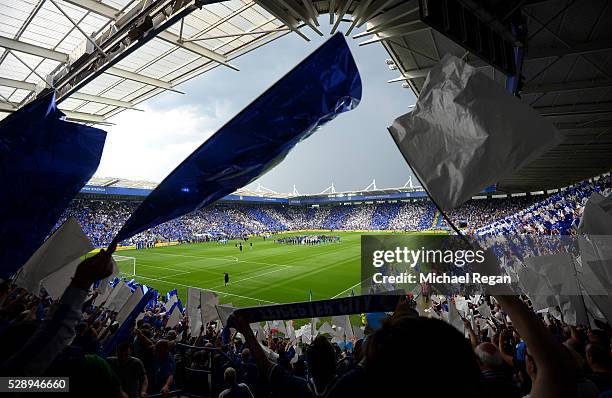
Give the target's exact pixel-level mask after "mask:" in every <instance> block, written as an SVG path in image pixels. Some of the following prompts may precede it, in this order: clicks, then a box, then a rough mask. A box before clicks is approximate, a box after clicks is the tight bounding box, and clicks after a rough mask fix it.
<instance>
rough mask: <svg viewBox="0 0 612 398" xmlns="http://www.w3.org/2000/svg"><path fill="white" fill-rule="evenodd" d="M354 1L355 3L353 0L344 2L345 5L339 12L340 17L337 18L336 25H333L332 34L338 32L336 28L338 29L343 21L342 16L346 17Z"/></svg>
mask: <svg viewBox="0 0 612 398" xmlns="http://www.w3.org/2000/svg"><path fill="white" fill-rule="evenodd" d="M352 3H353V0H346V2H345V3H344V7H342V9H341V10H340V12H339V13H338V19H336V23H334V26H333V27H332V30H331V32H330V34H332V35H333V34H334V33H336V29H338V26H340V22H342V18H344V15H345V14H346V12H347V11H348V9H349V7H350V6H351V4H352Z"/></svg>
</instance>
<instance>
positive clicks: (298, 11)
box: [277, 0, 323, 36]
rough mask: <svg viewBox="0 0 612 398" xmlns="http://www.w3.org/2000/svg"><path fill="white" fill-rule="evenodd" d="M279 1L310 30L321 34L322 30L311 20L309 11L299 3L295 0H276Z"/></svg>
mask: <svg viewBox="0 0 612 398" xmlns="http://www.w3.org/2000/svg"><path fill="white" fill-rule="evenodd" d="M277 1H278V2H279V3H281V4H282V5H283V6H285V8H287V9H288V10H289V13H291V14H293V16H294V17H296V18H297V19H298V20H300V19H301V20H302V22H304V23H305V24H306V25H308V26H309V27H310V28H311V29H312V30H314V31H315V32H316V33H317V34H318V35H319V36H323V32H321V31H320V30H319V28H317V26H316V25H315V24H314V23H313V22H312V21H311V18H310V13H309V12H308V10H306V9H305V8H304V7H302V5H301V4H299V3H298V2H297V1H291V2H289V1H285V0H277Z"/></svg>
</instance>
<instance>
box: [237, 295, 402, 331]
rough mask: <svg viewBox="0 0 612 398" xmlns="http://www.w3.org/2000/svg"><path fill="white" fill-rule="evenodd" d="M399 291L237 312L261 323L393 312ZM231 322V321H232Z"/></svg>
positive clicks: (250, 320) (241, 309)
mask: <svg viewBox="0 0 612 398" xmlns="http://www.w3.org/2000/svg"><path fill="white" fill-rule="evenodd" d="M397 293H398V292H394V294H384V295H370V294H367V295H362V296H352V297H343V298H336V299H328V300H319V301H305V302H301V303H290V304H276V305H265V306H259V307H247V308H240V309H237V310H235V311H234V314H235V315H240V316H246V317H247V319H248V321H249V322H251V323H253V322H262V321H274V320H290V319H305V318H314V317H331V316H334V315H335V316H338V315H352V314H363V313H369V312H391V311H395V307H396V306H397V303H398V302H399V297H400V296H399V295H397ZM230 325H231V323H230Z"/></svg>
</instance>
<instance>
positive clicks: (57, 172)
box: [0, 93, 106, 279]
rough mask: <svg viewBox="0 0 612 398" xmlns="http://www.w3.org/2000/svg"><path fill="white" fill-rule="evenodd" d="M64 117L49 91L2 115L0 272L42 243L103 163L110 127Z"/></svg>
mask: <svg viewBox="0 0 612 398" xmlns="http://www.w3.org/2000/svg"><path fill="white" fill-rule="evenodd" d="M63 117H64V114H63V113H62V112H61V111H59V110H58V109H57V107H56V104H55V94H54V93H49V94H47V95H45V96H43V97H41V98H38V99H35V100H34V101H32V102H30V103H29V104H27V105H26V106H24V107H23V108H21V109H19V110H18V111H16V112H14V113H12V114H11V115H9V116H8V117H7V118H6V119H4V120H2V121H0V181H2V187H3V189H2V195H0V278H3V279H6V278H8V277H10V276H11V275H12V274H13V273H14V272H15V271H17V269H19V267H21V266H22V265H23V264H24V263H25V262H26V261H27V260H28V258H30V257H31V256H32V254H33V253H34V252H35V251H36V249H38V248H39V247H40V245H41V244H42V243H43V241H44V240H45V238H46V237H47V236H48V235H49V233H50V232H51V229H52V228H53V227H54V226H55V224H56V223H57V221H58V220H59V218H60V216H61V215H62V212H63V211H64V210H65V209H66V207H68V204H69V203H70V201H71V200H72V199H74V197H75V196H76V195H77V194H78V193H79V191H80V190H81V188H82V187H83V186H84V185H85V183H86V182H87V181H89V179H90V178H91V177H92V176H93V174H94V172H95V171H96V169H97V168H98V164H99V163H100V157H101V156H102V149H103V148H104V141H105V140H106V132H104V131H102V130H100V129H96V128H93V127H88V126H85V125H82V124H78V123H72V122H67V121H65V120H63Z"/></svg>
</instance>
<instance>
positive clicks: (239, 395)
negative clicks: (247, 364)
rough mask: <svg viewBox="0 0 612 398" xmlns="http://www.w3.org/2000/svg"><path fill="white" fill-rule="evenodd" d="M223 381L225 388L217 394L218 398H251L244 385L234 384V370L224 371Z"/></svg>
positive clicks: (247, 388)
mask: <svg viewBox="0 0 612 398" xmlns="http://www.w3.org/2000/svg"><path fill="white" fill-rule="evenodd" d="M223 380H224V381H225V385H226V386H227V388H226V389H225V390H223V391H222V392H221V394H219V398H253V394H252V393H251V390H249V387H248V386H247V385H246V384H244V383H237V382H236V370H235V369H234V368H231V367H230V368H227V369H225V373H224V374H223Z"/></svg>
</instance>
